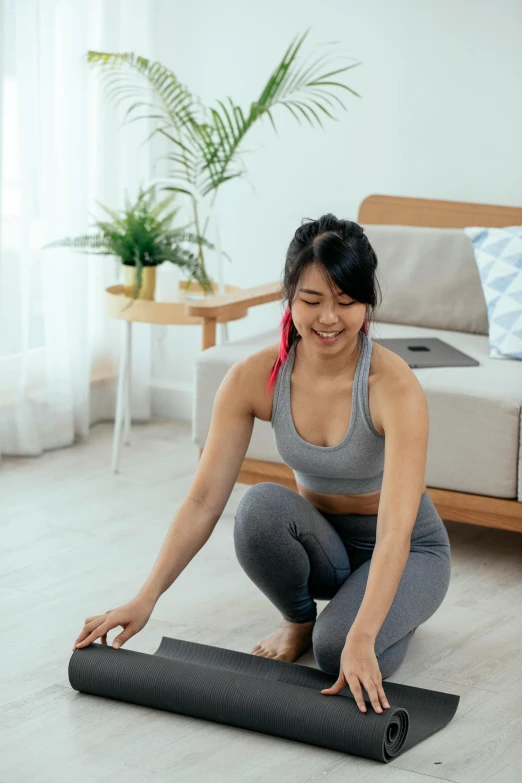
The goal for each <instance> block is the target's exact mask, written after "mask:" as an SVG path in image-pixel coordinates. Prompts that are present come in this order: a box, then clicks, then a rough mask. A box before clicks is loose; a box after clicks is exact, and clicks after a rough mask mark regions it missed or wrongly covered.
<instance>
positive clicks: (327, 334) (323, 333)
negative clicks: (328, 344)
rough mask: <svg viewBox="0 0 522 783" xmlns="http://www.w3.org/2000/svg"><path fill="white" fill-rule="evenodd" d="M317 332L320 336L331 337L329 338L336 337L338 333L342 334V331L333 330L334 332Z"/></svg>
mask: <svg viewBox="0 0 522 783" xmlns="http://www.w3.org/2000/svg"><path fill="white" fill-rule="evenodd" d="M317 334H318V335H319V336H320V337H329V338H332V337H336V336H337V335H338V334H340V332H333V333H330V332H317Z"/></svg>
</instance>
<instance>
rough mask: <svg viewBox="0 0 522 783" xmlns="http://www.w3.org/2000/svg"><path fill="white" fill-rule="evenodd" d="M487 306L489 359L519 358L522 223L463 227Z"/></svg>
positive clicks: (521, 348) (521, 346) (521, 353)
mask: <svg viewBox="0 0 522 783" xmlns="http://www.w3.org/2000/svg"><path fill="white" fill-rule="evenodd" d="M464 231H465V233H466V235H467V236H468V238H469V239H470V240H471V244H472V245H473V252H474V253H475V261H476V262H477V266H478V270H479V274H480V280H481V283H482V290H483V291H484V298H485V300H486V305H487V308H488V319H489V345H490V352H489V355H490V358H492V359H522V226H508V227H507V228H481V227H475V226H473V227H470V228H465V229H464Z"/></svg>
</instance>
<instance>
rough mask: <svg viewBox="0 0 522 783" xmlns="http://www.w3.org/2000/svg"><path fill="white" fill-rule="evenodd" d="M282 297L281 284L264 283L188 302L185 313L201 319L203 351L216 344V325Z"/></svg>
mask: <svg viewBox="0 0 522 783" xmlns="http://www.w3.org/2000/svg"><path fill="white" fill-rule="evenodd" d="M282 296H283V292H282V290H281V283H280V282H276V283H265V284H264V285H258V286H255V287H254V288H243V289H242V290H240V291H232V292H231V293H228V294H219V295H218V296H210V297H209V298H208V299H204V300H199V301H188V302H187V303H186V304H185V313H186V314H187V315H192V316H195V317H198V318H202V319H203V345H202V350H203V351H205V350H206V349H207V348H210V347H211V346H212V345H215V344H216V323H217V320H218V318H219V321H220V323H225V322H226V321H227V320H234V318H236V317H240V312H241V311H243V310H244V309H245V307H246V308H247V309H248V308H249V307H255V306H256V305H260V304H266V303H267V302H277V301H278V300H279V299H281V298H282Z"/></svg>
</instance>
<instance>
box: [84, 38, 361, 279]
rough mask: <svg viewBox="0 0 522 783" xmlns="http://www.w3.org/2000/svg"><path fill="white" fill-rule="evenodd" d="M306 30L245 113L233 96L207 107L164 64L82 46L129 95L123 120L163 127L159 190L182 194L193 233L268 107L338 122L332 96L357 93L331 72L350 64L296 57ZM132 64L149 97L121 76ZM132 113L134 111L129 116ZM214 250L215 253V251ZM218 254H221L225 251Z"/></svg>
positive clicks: (110, 90) (234, 171)
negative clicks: (204, 204) (166, 183)
mask: <svg viewBox="0 0 522 783" xmlns="http://www.w3.org/2000/svg"><path fill="white" fill-rule="evenodd" d="M308 32H309V31H308V30H307V31H306V32H305V33H304V35H302V36H301V38H299V39H297V38H296V39H294V40H293V41H292V43H291V44H290V46H289V47H288V48H287V50H286V52H285V54H284V56H283V58H282V60H281V62H280V63H279V64H278V65H277V67H276V68H275V70H274V71H273V73H272V74H271V75H270V77H269V79H268V81H267V83H266V85H265V86H264V87H263V89H262V91H261V93H260V95H259V97H258V98H257V100H255V101H253V102H252V103H251V104H250V107H249V108H248V109H246V110H245V111H243V109H242V108H241V107H240V106H237V105H236V104H235V103H234V102H233V100H232V99H231V98H227V99H226V100H225V101H220V100H218V101H217V106H215V107H210V108H209V107H206V106H204V105H203V104H202V102H201V101H200V99H199V98H198V97H197V96H195V95H193V94H192V93H191V92H190V90H188V88H187V87H186V86H185V85H183V84H181V83H180V82H179V81H178V79H177V77H176V75H175V74H174V73H173V72H172V71H171V70H169V69H168V68H166V67H165V66H164V65H162V64H161V63H160V62H154V61H151V60H148V59H146V58H145V57H140V56H137V55H135V54H134V53H132V52H130V53H117V52H116V53H111V52H98V51H88V52H87V62H89V63H91V64H92V65H93V66H94V67H99V68H100V69H101V70H100V72H101V77H102V80H105V82H106V87H107V94H110V95H111V96H112V97H114V98H117V103H119V102H120V100H123V99H125V98H129V99H131V100H132V101H133V102H132V105H131V106H130V108H128V109H127V111H126V113H125V117H127V116H128V117H129V119H128V120H126V121H125V122H124V124H126V122H127V121H128V122H131V121H134V120H136V119H153V120H155V121H156V122H155V128H154V130H153V131H152V133H151V134H150V135H149V138H151V137H152V136H153V135H154V134H155V133H161V134H162V135H163V136H165V137H166V138H167V139H168V141H169V146H171V152H170V153H169V154H168V155H167V156H166V158H167V160H169V161H170V163H171V164H172V171H171V172H170V177H169V179H171V180H172V183H173V184H172V186H170V187H165V188H164V190H171V191H176V192H178V193H182V194H184V195H185V196H188V197H189V199H190V201H189V203H190V204H191V206H192V211H193V217H194V228H195V231H196V233H197V235H198V236H200V235H201V236H203V237H204V236H205V234H206V231H207V225H208V217H207V219H206V221H205V225H204V227H203V230H202V231H201V229H200V225H201V219H200V214H199V211H198V205H199V203H200V201H203V200H204V199H205V198H207V197H210V199H211V203H210V209H212V208H213V205H214V201H215V198H216V196H217V192H218V189H219V188H220V187H221V186H222V185H223V184H224V183H225V182H227V181H229V180H232V179H235V178H237V177H240V176H241V175H242V174H244V173H245V169H244V168H242V167H240V166H239V162H238V159H239V154H240V153H241V151H242V146H243V142H244V139H245V136H246V135H247V133H248V132H249V130H250V128H251V127H252V126H253V125H254V124H256V123H258V122H259V121H260V120H261V119H262V118H268V119H269V120H270V123H271V124H272V127H273V128H274V131H276V133H277V130H276V126H275V122H274V112H275V111H276V110H278V109H279V107H282V108H285V109H286V110H287V111H289V112H290V113H291V114H292V115H293V117H294V118H295V119H296V120H297V121H298V122H299V123H300V122H301V121H302V120H303V119H304V120H306V122H308V123H309V124H310V125H311V126H312V127H313V126H314V125H315V124H317V125H319V126H320V127H323V123H322V119H324V117H325V116H326V117H328V118H331V119H333V120H336V119H337V118H336V117H335V116H334V115H333V114H332V113H331V111H332V108H333V107H334V106H335V103H334V101H335V102H336V103H337V104H338V105H340V106H341V107H342V108H343V109H344V108H346V107H345V106H344V104H343V102H342V101H341V99H340V98H339V96H338V95H337V94H336V93H337V92H338V91H339V90H347V91H348V92H350V93H352V94H353V95H355V96H357V97H360V96H359V94H358V93H357V92H355V91H354V90H352V89H351V88H350V87H348V86H347V85H345V84H342V83H341V82H338V81H336V80H335V78H334V77H335V76H336V75H338V74H341V73H343V72H344V71H347V70H349V69H350V68H355V67H356V66H357V65H359V64H360V63H358V62H356V63H352V64H350V65H346V66H344V67H342V68H335V67H333V66H332V65H331V64H330V60H329V53H327V54H322V55H321V56H319V57H317V58H310V59H309V60H307V61H301V60H300V49H301V46H302V44H303V42H304V40H305V38H306V36H307V35H308ZM127 70H130V71H131V72H133V73H135V74H136V75H137V76H138V77H139V78H140V79H144V80H145V82H146V83H147V85H148V87H150V88H151V91H152V92H151V97H152V101H153V102H152V103H150V102H146V101H143V100H140V99H139V96H138V97H137V96H136V95H135V93H136V90H137V89H139V90H140V92H141V91H142V89H143V85H139V86H137V87H133V85H132V83H129V80H128V79H127V78H122V77H125V76H126V75H127V74H126V71H127ZM142 107H146V108H151V109H152V113H146V112H145V113H142V112H141V108H142ZM133 112H137V116H136V117H132V118H131V115H132V114H133ZM203 244H204V243H203V242H201V243H200V244H199V245H198V251H199V252H198V255H199V259H200V261H201V263H202V265H204V255H203ZM218 255H219V253H218ZM223 255H227V254H226V253H223Z"/></svg>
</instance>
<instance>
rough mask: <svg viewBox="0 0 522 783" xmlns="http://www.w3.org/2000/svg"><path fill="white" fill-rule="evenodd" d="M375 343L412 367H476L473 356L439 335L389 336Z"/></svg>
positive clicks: (478, 363) (477, 363) (476, 363)
mask: <svg viewBox="0 0 522 783" xmlns="http://www.w3.org/2000/svg"><path fill="white" fill-rule="evenodd" d="M372 340H373V342H374V343H379V345H382V346H384V348H388V350H389V351H393V352H394V353H397V354H399V356H401V357H402V358H403V359H404V361H405V362H408V364H409V365H410V367H475V366H477V365H480V362H478V361H477V360H476V359H474V358H473V357H472V356H468V354H467V353H462V351H459V350H457V348H454V347H453V346H452V345H449V344H448V343H445V342H444V340H439V338H438V337H388V338H386V339H384V340H374V339H373V337H372Z"/></svg>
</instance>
